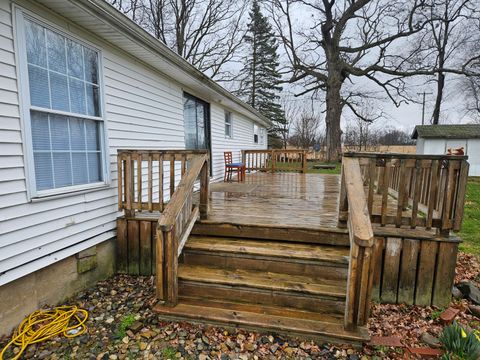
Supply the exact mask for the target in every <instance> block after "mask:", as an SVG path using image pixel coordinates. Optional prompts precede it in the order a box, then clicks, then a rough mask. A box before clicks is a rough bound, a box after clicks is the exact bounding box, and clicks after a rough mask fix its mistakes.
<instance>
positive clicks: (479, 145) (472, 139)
mask: <svg viewBox="0 0 480 360" xmlns="http://www.w3.org/2000/svg"><path fill="white" fill-rule="evenodd" d="M412 138H413V139H417V154H446V153H447V150H448V149H457V148H461V147H463V150H464V152H465V155H468V162H469V163H470V170H469V175H470V176H480V124H479V125H475V124H460V125H418V126H416V127H415V129H414V131H413V134H412Z"/></svg>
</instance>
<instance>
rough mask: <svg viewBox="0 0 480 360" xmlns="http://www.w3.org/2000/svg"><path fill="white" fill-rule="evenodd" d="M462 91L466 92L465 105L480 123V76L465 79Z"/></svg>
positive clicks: (469, 113) (476, 121)
mask: <svg viewBox="0 0 480 360" xmlns="http://www.w3.org/2000/svg"><path fill="white" fill-rule="evenodd" d="M460 89H461V91H462V92H463V94H464V98H465V102H464V107H465V110H466V112H467V114H468V115H470V116H471V118H472V120H473V121H474V122H475V123H478V124H480V77H469V78H466V79H463V81H462V83H461V88H460Z"/></svg>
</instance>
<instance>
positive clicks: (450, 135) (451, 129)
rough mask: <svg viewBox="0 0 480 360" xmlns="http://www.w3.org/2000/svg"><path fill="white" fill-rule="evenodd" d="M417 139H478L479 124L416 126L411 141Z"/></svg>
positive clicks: (479, 135) (479, 136)
mask: <svg viewBox="0 0 480 360" xmlns="http://www.w3.org/2000/svg"><path fill="white" fill-rule="evenodd" d="M417 138H439V139H479V138H480V124H478V125H476V124H455V125H454V124H452V125H417V126H415V129H414V130H413V134H412V139H417Z"/></svg>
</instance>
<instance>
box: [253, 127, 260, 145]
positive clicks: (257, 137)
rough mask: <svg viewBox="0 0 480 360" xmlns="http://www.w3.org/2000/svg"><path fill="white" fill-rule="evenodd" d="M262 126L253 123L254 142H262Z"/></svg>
mask: <svg viewBox="0 0 480 360" xmlns="http://www.w3.org/2000/svg"><path fill="white" fill-rule="evenodd" d="M259 130H260V127H259V126H258V125H257V124H255V123H253V143H254V144H260V133H259Z"/></svg>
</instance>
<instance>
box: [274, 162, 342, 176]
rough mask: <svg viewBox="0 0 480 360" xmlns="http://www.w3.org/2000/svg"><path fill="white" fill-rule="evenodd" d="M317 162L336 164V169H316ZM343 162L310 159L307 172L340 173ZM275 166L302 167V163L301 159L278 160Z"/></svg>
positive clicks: (283, 167)
mask: <svg viewBox="0 0 480 360" xmlns="http://www.w3.org/2000/svg"><path fill="white" fill-rule="evenodd" d="M317 164H322V165H335V169H314V168H313V166H314V165H317ZM341 166H342V164H341V163H323V162H313V161H308V162H307V167H308V169H307V173H308V174H340V171H341ZM275 167H276V168H277V169H285V170H286V169H289V168H301V167H302V163H301V162H299V161H295V162H291V163H281V162H278V163H276V164H275Z"/></svg>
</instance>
